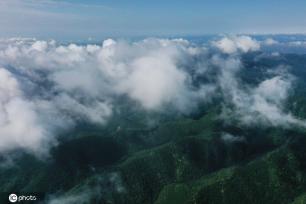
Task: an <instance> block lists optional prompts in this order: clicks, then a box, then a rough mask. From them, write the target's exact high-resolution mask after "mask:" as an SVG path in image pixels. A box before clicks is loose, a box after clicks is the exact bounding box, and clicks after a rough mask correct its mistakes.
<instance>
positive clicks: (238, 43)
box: [212, 36, 260, 54]
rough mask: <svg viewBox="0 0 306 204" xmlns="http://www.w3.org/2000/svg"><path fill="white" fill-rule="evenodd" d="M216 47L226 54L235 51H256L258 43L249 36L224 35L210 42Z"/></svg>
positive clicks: (258, 46) (258, 47)
mask: <svg viewBox="0 0 306 204" xmlns="http://www.w3.org/2000/svg"><path fill="white" fill-rule="evenodd" d="M212 44H213V45H214V46H215V47H216V48H218V49H219V50H220V51H222V52H223V53H226V54H233V53H236V52H244V53H245V52H249V51H257V50H259V49H260V43H259V42H258V41H257V40H255V39H252V38H251V37H249V36H234V37H224V38H222V39H220V40H218V41H214V42H213V43H212Z"/></svg>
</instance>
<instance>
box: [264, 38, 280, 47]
mask: <svg viewBox="0 0 306 204" xmlns="http://www.w3.org/2000/svg"><path fill="white" fill-rule="evenodd" d="M278 43H279V42H278V41H276V40H274V39H273V38H267V39H266V40H265V41H264V42H263V44H264V45H276V44H278Z"/></svg>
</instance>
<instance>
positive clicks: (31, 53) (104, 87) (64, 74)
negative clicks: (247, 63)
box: [0, 36, 305, 155]
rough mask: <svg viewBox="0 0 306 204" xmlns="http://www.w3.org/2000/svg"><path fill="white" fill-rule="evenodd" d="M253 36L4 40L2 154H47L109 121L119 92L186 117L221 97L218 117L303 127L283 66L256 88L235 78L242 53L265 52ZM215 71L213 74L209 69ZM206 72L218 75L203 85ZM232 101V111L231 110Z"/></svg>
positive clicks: (0, 54) (0, 46)
mask: <svg viewBox="0 0 306 204" xmlns="http://www.w3.org/2000/svg"><path fill="white" fill-rule="evenodd" d="M275 43H277V42H276V41H275V42H274V41H272V40H271V39H268V40H266V41H264V42H259V41H257V40H255V39H253V38H251V37H249V36H225V37H222V38H221V39H219V40H215V41H212V42H210V44H209V45H205V46H204V45H198V44H194V43H192V42H189V41H187V40H184V39H156V38H149V39H144V40H141V41H136V42H128V41H124V40H117V41H115V40H113V39H108V40H105V41H104V42H103V43H102V44H101V45H94V44H88V45H77V44H67V45H63V44H60V43H57V42H55V41H53V40H50V41H39V40H35V39H19V38H15V39H14V38H12V39H2V40H0V137H1V141H0V152H6V151H11V150H14V149H24V150H26V151H29V152H32V153H35V154H36V155H44V154H47V153H48V150H49V148H50V147H52V146H53V145H56V144H57V139H56V138H57V135H58V134H59V133H61V132H62V131H65V130H69V128H72V127H74V125H76V124H77V123H78V122H82V121H85V122H88V123H93V124H99V125H107V121H108V119H109V118H110V117H111V116H112V113H113V111H114V110H115V109H116V105H115V103H114V101H115V100H117V98H118V97H126V98H128V99H129V100H131V101H134V102H135V103H136V104H138V105H139V107H140V108H141V109H143V110H144V111H160V112H162V111H167V108H165V107H172V108H173V109H175V110H176V111H178V112H181V113H185V114H188V113H190V112H191V111H192V110H193V109H195V108H196V107H197V105H198V104H200V103H205V102H209V101H211V99H212V98H214V97H216V96H220V95H221V96H222V98H223V100H224V104H225V105H224V110H223V113H222V115H221V116H220V117H222V118H224V119H225V120H227V119H229V118H233V117H234V118H236V119H237V120H239V121H240V122H241V123H242V124H245V125H252V124H254V123H256V124H258V123H260V124H263V125H272V126H284V127H288V126H291V125H299V126H305V122H304V121H301V120H299V119H298V118H296V117H294V116H293V115H292V114H291V113H287V112H285V111H284V108H283V106H284V103H285V101H286V99H287V97H288V94H289V92H290V90H291V89H292V86H293V82H294V80H295V78H294V77H293V76H292V75H291V74H290V73H289V72H288V71H287V70H286V69H285V68H284V67H285V66H284V67H280V68H279V69H282V71H279V72H275V74H274V75H273V76H271V77H270V78H267V79H265V80H263V81H262V82H261V83H259V84H258V86H255V87H254V86H247V85H245V84H243V83H242V82H241V81H240V80H239V78H238V77H237V75H238V73H239V72H240V71H241V70H243V69H244V66H243V63H242V62H241V55H242V54H243V53H247V52H256V51H260V49H261V46H262V45H265V46H267V45H269V44H271V45H272V44H275ZM212 72H213V73H216V74H215V75H214V76H210V74H211V73H212ZM200 77H205V78H208V79H209V78H210V77H211V78H213V80H207V81H206V82H201V83H200V84H199V83H198V81H197V79H198V78H200ZM227 104H230V105H231V108H228V107H227Z"/></svg>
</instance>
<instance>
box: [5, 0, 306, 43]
mask: <svg viewBox="0 0 306 204" xmlns="http://www.w3.org/2000/svg"><path fill="white" fill-rule="evenodd" d="M220 33H222V34H224V33H229V34H237V33H238V34H239V33H246V34H271V33H272V34H278V33H306V1H303V0H291V1H288V0H269V1H267V0H253V1H246V0H231V1H229V0H188V1H186V0H168V1H165V0H154V1H146V0H133V1H127V0H116V1H114V0H100V1H99V0H62V1H60V0H0V37H36V38H42V39H46V38H52V39H65V40H74V39H88V38H92V39H103V38H105V37H131V36H180V35H205V34H220Z"/></svg>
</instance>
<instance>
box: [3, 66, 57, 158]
mask: <svg viewBox="0 0 306 204" xmlns="http://www.w3.org/2000/svg"><path fill="white" fill-rule="evenodd" d="M0 112H1V114H0V135H1V136H0V137H1V142H0V151H9V150H12V149H14V148H25V149H27V150H31V151H34V152H39V153H42V152H43V151H44V149H43V148H41V147H42V146H43V144H44V142H46V140H47V139H51V138H48V137H45V135H47V134H48V133H47V132H46V131H45V129H44V127H43V126H42V125H41V124H40V121H39V116H38V115H37V113H36V112H35V106H34V104H33V103H32V102H31V101H28V100H26V99H25V98H24V96H23V95H22V91H21V90H20V88H19V84H18V82H17V80H16V79H15V78H14V77H13V76H12V74H11V73H10V72H8V71H7V70H6V69H3V68H0Z"/></svg>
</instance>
